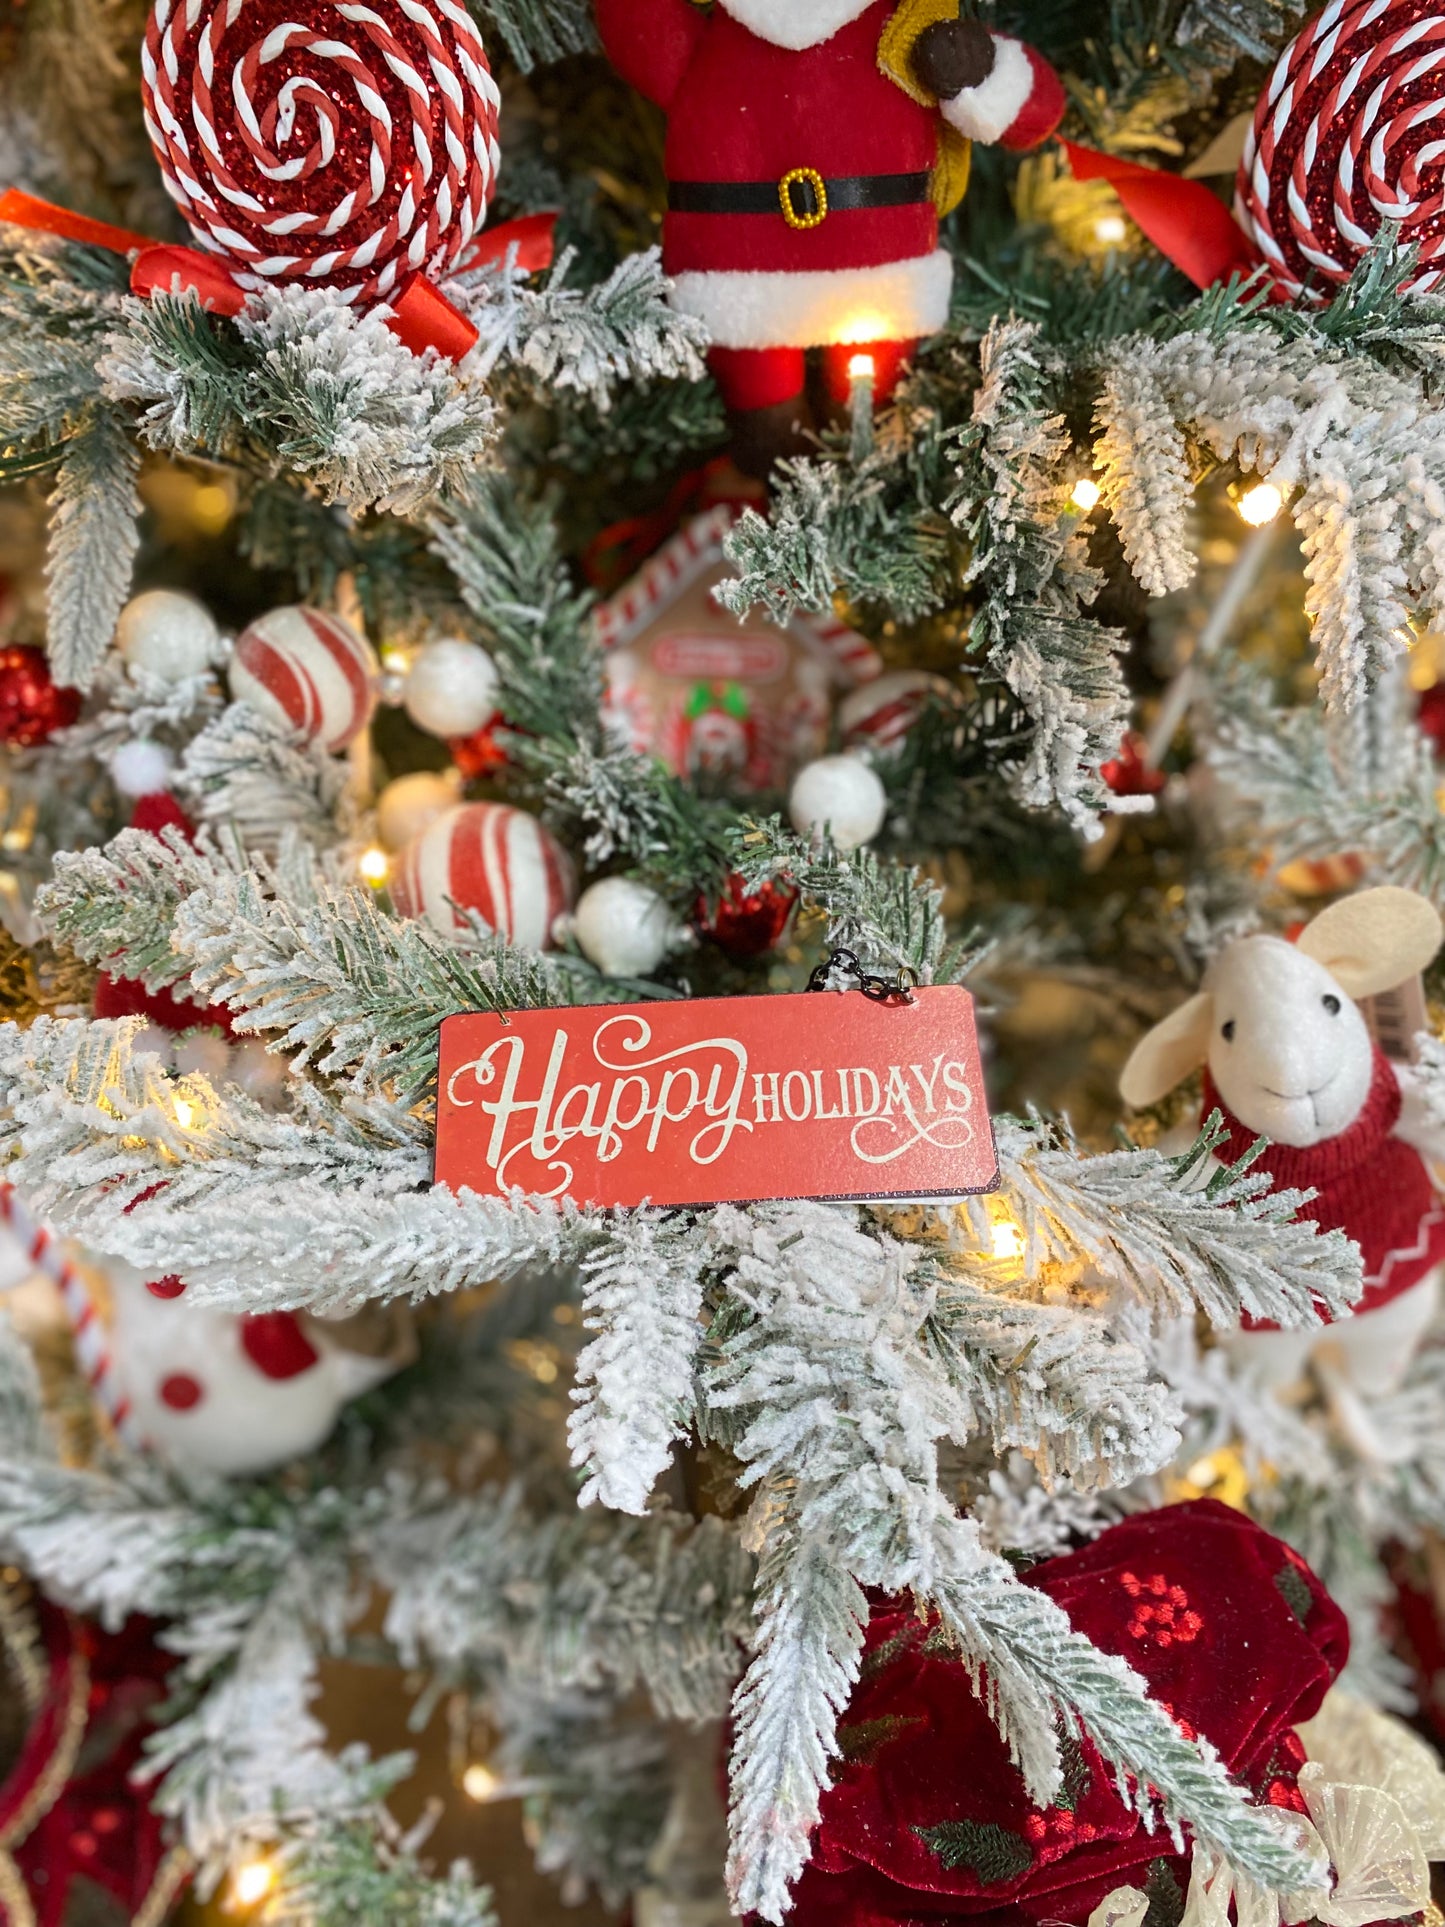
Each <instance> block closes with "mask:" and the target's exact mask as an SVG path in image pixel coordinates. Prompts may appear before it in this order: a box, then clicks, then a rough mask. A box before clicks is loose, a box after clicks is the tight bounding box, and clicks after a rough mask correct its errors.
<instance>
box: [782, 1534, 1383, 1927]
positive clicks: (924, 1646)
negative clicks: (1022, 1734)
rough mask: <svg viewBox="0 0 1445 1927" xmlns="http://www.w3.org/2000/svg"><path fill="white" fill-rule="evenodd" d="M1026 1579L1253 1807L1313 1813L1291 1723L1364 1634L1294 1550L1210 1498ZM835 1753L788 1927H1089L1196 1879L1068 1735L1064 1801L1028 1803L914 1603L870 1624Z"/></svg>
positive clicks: (896, 1604)
mask: <svg viewBox="0 0 1445 1927" xmlns="http://www.w3.org/2000/svg"><path fill="white" fill-rule="evenodd" d="M1027 1583H1028V1584H1029V1585H1032V1586H1037V1587H1038V1588H1039V1590H1040V1591H1041V1592H1045V1593H1047V1594H1048V1595H1049V1597H1050V1598H1051V1599H1053V1600H1054V1601H1055V1603H1056V1604H1057V1605H1059V1606H1061V1607H1062V1608H1063V1609H1064V1611H1065V1612H1066V1613H1067V1614H1068V1616H1069V1619H1070V1620H1071V1621H1072V1623H1073V1625H1074V1627H1075V1629H1076V1630H1077V1631H1079V1632H1082V1633H1085V1634H1087V1635H1088V1637H1089V1638H1090V1639H1092V1640H1093V1641H1094V1643H1095V1644H1096V1645H1097V1646H1099V1647H1101V1648H1102V1649H1103V1650H1104V1651H1105V1652H1108V1653H1116V1654H1118V1655H1120V1656H1121V1657H1123V1658H1124V1659H1126V1660H1127V1661H1128V1662H1129V1664H1130V1665H1131V1666H1132V1667H1134V1669H1135V1670H1136V1671H1137V1672H1138V1673H1140V1674H1141V1675H1142V1676H1143V1678H1144V1679H1145V1681H1146V1682H1147V1684H1148V1687H1149V1691H1150V1693H1151V1695H1152V1697H1153V1698H1155V1699H1156V1700H1158V1701H1159V1702H1160V1703H1161V1704H1162V1705H1163V1706H1164V1707H1165V1709H1166V1710H1167V1711H1168V1712H1169V1713H1170V1714H1171V1715H1172V1716H1173V1718H1174V1719H1175V1720H1176V1721H1177V1722H1178V1724H1179V1726H1180V1727H1181V1728H1182V1729H1183V1730H1184V1731H1185V1732H1186V1733H1187V1734H1189V1735H1191V1736H1197V1735H1199V1734H1203V1735H1204V1736H1205V1737H1206V1738H1207V1739H1209V1740H1211V1741H1212V1742H1213V1744H1214V1745H1215V1747H1216V1748H1217V1749H1218V1750H1219V1752H1220V1754H1221V1755H1222V1757H1223V1759H1224V1761H1225V1764H1226V1765H1227V1766H1228V1768H1229V1769H1230V1771H1231V1772H1232V1773H1233V1774H1234V1775H1235V1776H1236V1777H1237V1778H1238V1779H1240V1780H1241V1781H1243V1782H1244V1783H1245V1784H1246V1785H1248V1786H1249V1787H1250V1788H1252V1789H1253V1790H1254V1793H1255V1795H1256V1797H1257V1798H1258V1799H1260V1800H1267V1801H1270V1802H1273V1803H1274V1804H1277V1805H1286V1806H1290V1807H1293V1808H1295V1809H1296V1810H1299V1809H1300V1806H1301V1802H1300V1797H1299V1793H1298V1789H1297V1785H1296V1776H1297V1774H1298V1770H1299V1767H1300V1766H1301V1765H1302V1764H1303V1750H1302V1748H1301V1747H1300V1745H1299V1742H1298V1740H1297V1739H1296V1737H1295V1735H1294V1731H1293V1729H1294V1727H1295V1726H1296V1725H1297V1724H1298V1722H1300V1721H1301V1720H1305V1719H1308V1718H1309V1717H1310V1716H1311V1715H1312V1714H1313V1713H1314V1712H1315V1711H1316V1710H1317V1709H1318V1707H1319V1704H1320V1702H1321V1700H1322V1699H1323V1698H1324V1696H1325V1693H1326V1692H1327V1690H1328V1689H1329V1687H1330V1685H1331V1683H1332V1682H1333V1680H1334V1679H1335V1677H1336V1675H1337V1674H1338V1673H1339V1671H1340V1669H1341V1668H1342V1666H1343V1665H1344V1662H1345V1658H1346V1656H1347V1653H1348V1647H1349V1635H1348V1632H1347V1630H1346V1626H1345V1620H1344V1616H1343V1614H1342V1613H1341V1612H1340V1610H1339V1608H1338V1607H1337V1606H1336V1605H1335V1604H1334V1602H1333V1601H1332V1600H1331V1599H1330V1598H1329V1596H1328V1595H1327V1594H1326V1592H1325V1591H1324V1588H1323V1587H1322V1586H1321V1585H1320V1583H1319V1581H1318V1580H1317V1579H1316V1578H1315V1577H1314V1575H1313V1573H1311V1572H1310V1570H1309V1568H1308V1567H1307V1566H1306V1565H1305V1564H1304V1563H1303V1561H1302V1560H1300V1559H1299V1558H1298V1556H1297V1555H1296V1554H1295V1553H1293V1552H1292V1551H1290V1549H1289V1548H1288V1547H1287V1546H1285V1545H1283V1544H1282V1543H1281V1542H1280V1541H1279V1540H1277V1539H1274V1538H1272V1537H1271V1536H1270V1535H1269V1534H1268V1533H1267V1532H1264V1531H1263V1530H1262V1529H1261V1528H1260V1527H1259V1526H1257V1525H1255V1524H1253V1523H1252V1522H1251V1521H1250V1520H1248V1519H1246V1518H1245V1517H1244V1516H1243V1515H1242V1514H1241V1513H1237V1512H1232V1511H1230V1510H1229V1508H1228V1507H1226V1506H1223V1505H1220V1504H1219V1503H1218V1502H1217V1501H1215V1500H1212V1499H1201V1500H1198V1501H1196V1502H1195V1503H1194V1504H1191V1505H1180V1506H1169V1507H1166V1508H1163V1509H1161V1510H1159V1511H1157V1512H1151V1513H1145V1514H1142V1515H1141V1516H1139V1517H1138V1518H1133V1519H1128V1520H1126V1521H1124V1522H1123V1523H1122V1524H1120V1525H1117V1526H1115V1527H1113V1528H1111V1530H1110V1531H1108V1532H1106V1533H1104V1534H1103V1535H1102V1536H1101V1537H1100V1538H1099V1539H1097V1540H1095V1541H1094V1543H1093V1544H1092V1545H1090V1546H1086V1547H1085V1548H1084V1549H1083V1550H1082V1551H1079V1552H1074V1553H1069V1554H1067V1555H1066V1556H1064V1557H1063V1558H1059V1559H1052V1560H1049V1561H1048V1562H1047V1563H1045V1564H1043V1565H1040V1566H1036V1567H1035V1568H1034V1569H1033V1571H1032V1572H1030V1573H1029V1574H1028V1576H1027ZM840 1740H841V1743H842V1746H843V1750H844V1764H843V1765H842V1766H841V1768H840V1769H839V1771H838V1773H837V1777H836V1779H835V1782H834V1784H833V1786H832V1787H831V1788H829V1790H828V1791H827V1792H826V1793H825V1794H824V1796H823V1802H822V1819H821V1822H820V1825H819V1828H818V1832H817V1835H816V1840H815V1848H814V1855H813V1860H812V1864H811V1865H810V1866H809V1867H808V1869H807V1871H806V1872H805V1873H804V1875H803V1877H802V1879H801V1881H800V1882H799V1884H798V1888H797V1900H796V1906H795V1909H794V1912H793V1914H792V1916H791V1922H792V1927H912V1924H913V1923H922V1922H925V1921H942V1920H961V1919H963V1918H964V1917H965V1916H967V1917H970V1918H972V1919H977V1918H978V1917H979V1916H984V1917H988V1916H995V1917H997V1919H998V1920H999V1921H1000V1922H1003V1921H1009V1922H1016V1923H1018V1927H1026V1923H1033V1922H1045V1921H1047V1922H1051V1923H1052V1922H1061V1923H1073V1927H1082V1923H1084V1922H1086V1921H1087V1920H1088V1917H1089V1915H1090V1913H1091V1912H1092V1911H1093V1909H1094V1908H1095V1907H1096V1906H1097V1905H1098V1903H1099V1902H1100V1901H1101V1900H1102V1899H1103V1898H1104V1896H1105V1895H1106V1894H1108V1893H1109V1892H1110V1891H1111V1890H1112V1889H1113V1888H1114V1887H1117V1886H1120V1885H1123V1884H1126V1883H1127V1884H1129V1885H1132V1886H1137V1887H1144V1886H1145V1885H1146V1884H1147V1883H1148V1882H1149V1881H1150V1880H1151V1878H1152V1879H1153V1880H1154V1881H1155V1882H1158V1881H1160V1880H1161V1879H1169V1878H1172V1879H1173V1880H1174V1881H1176V1882H1177V1883H1178V1884H1179V1886H1180V1888H1181V1890H1182V1889H1183V1888H1184V1887H1185V1886H1187V1884H1188V1854H1187V1852H1186V1853H1185V1854H1184V1855H1179V1854H1177V1853H1176V1852H1175V1850H1174V1847H1173V1845H1172V1843H1171V1841H1170V1839H1169V1836H1168V1834H1167V1833H1166V1832H1164V1831H1162V1830H1160V1829H1150V1828H1147V1827H1145V1826H1144V1825H1143V1824H1142V1823H1141V1821H1140V1820H1139V1819H1138V1817H1137V1815H1135V1814H1134V1813H1133V1812H1132V1811H1131V1810H1130V1809H1129V1807H1128V1806H1126V1804H1125V1803H1124V1801H1123V1800H1121V1799H1120V1797H1119V1795H1118V1794H1117V1793H1116V1792H1115V1791H1114V1789H1113V1786H1112V1784H1111V1781H1110V1777H1109V1774H1108V1770H1107V1768H1106V1767H1105V1766H1104V1763H1103V1761H1102V1760H1101V1758H1100V1756H1099V1754H1098V1751H1097V1750H1096V1748H1095V1747H1094V1745H1093V1742H1092V1741H1090V1740H1088V1739H1083V1740H1075V1739H1072V1738H1070V1739H1068V1740H1066V1742H1065V1765H1066V1772H1065V1780H1064V1786H1063V1789H1062V1791H1061V1793H1060V1796H1059V1798H1058V1799H1057V1800H1056V1802H1055V1803H1054V1805H1053V1806H1052V1807H1049V1808H1047V1809H1039V1808H1037V1807H1035V1806H1033V1805H1032V1804H1031V1803H1030V1801H1029V1799H1028V1797H1027V1795H1026V1794H1025V1791H1024V1785H1023V1781H1022V1779H1021V1777H1020V1775H1019V1773H1018V1770H1017V1769H1016V1768H1015V1767H1014V1766H1013V1765H1012V1763H1011V1762H1010V1760H1009V1757H1008V1751H1007V1748H1006V1747H1005V1746H1004V1744H1003V1742H1002V1741H1001V1740H1000V1739H999V1737H998V1733H997V1730H996V1729H995V1727H994V1725H993V1722H992V1721H991V1720H990V1718H989V1717H988V1714H987V1712H986V1711H985V1710H984V1707H983V1704H982V1702H981V1701H980V1699H979V1696H978V1693H977V1691H976V1690H975V1687H974V1683H973V1681H972V1680H971V1679H970V1678H969V1675H968V1672H967V1670H966V1669H965V1667H964V1666H963V1664H962V1663H961V1661H960V1660H959V1659H958V1658H957V1657H956V1656H954V1654H953V1653H952V1652H951V1651H950V1650H949V1649H948V1647H947V1645H946V1644H945V1642H944V1641H943V1640H942V1639H941V1638H940V1636H939V1634H938V1631H937V1625H936V1621H934V1620H932V1619H921V1618H920V1617H919V1616H918V1615H917V1613H916V1612H915V1611H914V1610H913V1608H912V1606H911V1604H910V1603H909V1602H908V1601H900V1600H888V1601H885V1602H883V1603H882V1604H881V1605H880V1606H878V1607H877V1609H876V1610H875V1611H874V1613H873V1615H872V1618H871V1619H870V1621H869V1625H868V1631H867V1637H866V1641H865V1647H864V1659H863V1673H862V1679H861V1681H860V1683H859V1686H858V1688H857V1690H856V1692H855V1693H854V1695H853V1700H852V1702H851V1704H850V1705H849V1707H848V1711H847V1714H846V1716H845V1718H844V1720H843V1722H842V1725H841V1727H840ZM1156 1863H1162V1866H1156ZM1151 1870H1152V1872H1151Z"/></svg>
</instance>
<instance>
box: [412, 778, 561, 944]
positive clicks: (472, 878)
mask: <svg viewBox="0 0 1445 1927" xmlns="http://www.w3.org/2000/svg"><path fill="white" fill-rule="evenodd" d="M575 895H576V879H575V877H574V875H573V871H572V863H571V859H570V858H569V857H568V855H567V852H566V851H565V850H564V849H563V848H562V846H561V844H560V843H559V842H558V841H557V839H556V837H555V836H553V835H552V833H551V831H550V830H548V829H545V828H544V827H543V825H542V824H540V823H539V822H538V821H537V819H536V817H535V816H529V815H528V814H527V812H526V811H525V810H515V809H512V808H511V807H510V806H509V805H508V804H506V803H464V804H462V805H461V806H460V807H459V808H457V809H454V810H449V811H448V812H447V814H446V815H445V816H440V817H438V818H437V820H436V821H435V822H434V823H433V824H431V825H430V826H429V828H427V829H425V830H423V831H422V833H421V835H420V836H418V837H414V838H413V840H412V841H411V842H410V843H409V844H408V845H407V847H406V849H405V850H404V851H403V852H402V854H401V858H400V861H399V862H398V863H397V865H396V868H395V869H394V870H393V872H392V879H391V898H392V902H393V903H394V904H395V905H396V907H397V909H398V910H399V911H400V912H401V914H402V915H403V916H404V917H425V918H426V919H427V921H428V922H429V923H431V924H433V925H434V926H435V927H436V928H437V929H438V930H441V931H443V932H445V933H446V934H447V935H448V936H450V935H451V934H452V933H453V932H454V931H457V930H464V929H465V928H466V921H465V919H464V918H463V917H462V916H461V915H460V914H459V911H458V910H457V909H454V908H453V907H452V906H453V905H457V906H459V907H460V909H461V910H474V911H475V912H476V913H477V915H478V916H479V917H480V918H481V919H482V922H483V923H485V924H486V926H487V928H488V929H489V930H494V931H495V932H496V933H497V935H498V936H499V937H505V938H506V939H507V940H508V941H509V942H510V943H517V944H523V945H525V946H526V947H528V948H529V949H533V950H542V949H545V948H546V946H547V945H548V944H550V943H551V941H552V925H553V924H554V923H555V921H556V920H557V918H558V917H559V916H560V915H561V914H562V912H563V911H564V910H570V909H571V908H572V903H573V900H574V898H575Z"/></svg>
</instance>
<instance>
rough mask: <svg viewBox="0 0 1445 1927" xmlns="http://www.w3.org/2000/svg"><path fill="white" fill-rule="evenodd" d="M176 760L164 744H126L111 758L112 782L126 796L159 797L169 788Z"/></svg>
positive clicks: (143, 742) (143, 741)
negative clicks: (161, 792)
mask: <svg viewBox="0 0 1445 1927" xmlns="http://www.w3.org/2000/svg"><path fill="white" fill-rule="evenodd" d="M175 766H176V759H175V757H174V756H172V754H171V752H170V751H169V750H168V749H166V748H164V747H163V746H162V745H161V744H160V743H149V742H146V741H145V740H144V739H143V738H142V739H141V740H140V741H137V742H134V743H122V744H121V746H120V748H119V749H118V750H116V752H115V753H114V755H113V756H112V757H111V759H110V780H111V781H112V782H113V783H114V784H115V786H116V788H117V789H118V790H119V791H120V793H121V795H122V796H156V795H158V794H159V793H160V791H162V790H163V789H166V788H167V787H168V786H169V784H170V780H171V772H172V771H173V770H174V769H175Z"/></svg>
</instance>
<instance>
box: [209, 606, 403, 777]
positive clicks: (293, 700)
mask: <svg viewBox="0 0 1445 1927" xmlns="http://www.w3.org/2000/svg"><path fill="white" fill-rule="evenodd" d="M380 672H381V666H380V664H379V663H378V662H377V660H376V652H375V651H374V650H373V649H372V646H371V644H370V643H369V642H368V641H367V640H366V637H365V636H362V635H358V634H357V632H356V630H355V629H353V628H352V626H351V624H350V623H349V622H343V621H342V619H341V617H340V616H337V615H332V614H331V613H330V611H329V610H326V609H307V608H303V607H300V606H298V607H295V608H286V609H272V610H271V611H270V612H269V613H268V614H266V615H264V616H258V617H257V618H256V620H255V621H254V622H253V623H251V624H250V625H249V626H248V627H247V628H245V629H243V630H242V631H241V633H240V635H239V636H238V637H237V638H236V649H235V653H234V655H233V656H232V658H231V663H230V668H229V671H228V674H229V676H230V682H231V694H232V695H233V696H234V697H235V698H236V700H237V702H243V703H246V704H248V705H249V706H250V707H251V708H252V709H254V710H256V711H257V713H258V714H260V715H262V716H267V717H269V718H270V719H271V721H273V722H277V723H281V724H282V725H284V726H285V727H287V728H290V729H295V730H298V731H299V732H300V733H301V735H303V736H304V737H305V738H306V740H307V742H308V743H320V744H321V745H322V747H323V748H325V749H329V750H332V751H333V752H334V751H337V750H342V749H345V748H346V746H347V744H348V743H350V742H352V741H354V740H355V738H356V737H358V736H359V735H360V734H361V732H362V730H363V729H365V728H366V725H367V724H368V723H369V722H370V721H371V712H372V711H373V710H374V709H375V707H376V682H377V678H378V676H379V675H380Z"/></svg>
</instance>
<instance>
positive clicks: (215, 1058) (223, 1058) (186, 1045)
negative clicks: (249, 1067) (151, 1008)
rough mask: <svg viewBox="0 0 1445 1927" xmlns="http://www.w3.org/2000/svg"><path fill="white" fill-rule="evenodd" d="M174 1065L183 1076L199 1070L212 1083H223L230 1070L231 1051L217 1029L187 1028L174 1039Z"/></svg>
mask: <svg viewBox="0 0 1445 1927" xmlns="http://www.w3.org/2000/svg"><path fill="white" fill-rule="evenodd" d="M173 1061H174V1063H175V1067H176V1069H177V1071H179V1072H180V1073H181V1075H182V1076H184V1075H185V1074H186V1073H187V1072H188V1071H199V1072H200V1074H201V1075H202V1077H208V1078H209V1079H210V1080H211V1082H212V1083H213V1084H221V1083H224V1082H225V1080H226V1078H227V1077H228V1076H229V1074H230V1070H231V1052H230V1048H229V1046H228V1045H227V1043H226V1040H225V1038H224V1037H223V1036H222V1035H221V1033H220V1032H219V1031H218V1030H188V1031H186V1032H185V1034H184V1035H183V1036H180V1037H178V1038H177V1039H176V1047H175V1053H174V1059H173Z"/></svg>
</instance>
